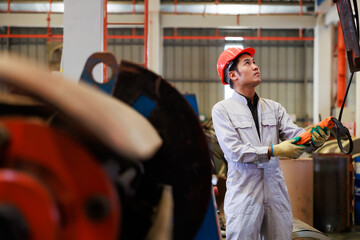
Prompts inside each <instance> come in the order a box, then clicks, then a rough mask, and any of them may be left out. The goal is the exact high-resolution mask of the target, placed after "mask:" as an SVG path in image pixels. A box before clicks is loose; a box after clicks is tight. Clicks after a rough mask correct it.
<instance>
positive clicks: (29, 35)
mask: <svg viewBox="0 0 360 240" xmlns="http://www.w3.org/2000/svg"><path fill="white" fill-rule="evenodd" d="M47 37H48V35H47V34H0V38H47ZM107 37H108V39H143V38H144V36H138V35H135V36H134V35H108V36H107ZM225 37H242V38H243V40H259V41H314V37H243V36H163V39H166V40H169V39H171V40H225ZM51 38H63V35H62V34H58V35H51Z"/></svg>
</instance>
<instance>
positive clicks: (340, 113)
mask: <svg viewBox="0 0 360 240" xmlns="http://www.w3.org/2000/svg"><path fill="white" fill-rule="evenodd" d="M353 76H354V73H351V76H350V80H349V83H348V85H347V88H346V92H345V96H344V100H343V102H342V105H341V108H340V112H339V117H338V120H339V121H340V122H341V118H342V112H343V109H344V106H345V102H346V98H347V95H348V93H349V89H350V85H351V82H352V79H353Z"/></svg>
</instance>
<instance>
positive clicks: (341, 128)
mask: <svg viewBox="0 0 360 240" xmlns="http://www.w3.org/2000/svg"><path fill="white" fill-rule="evenodd" d="M353 5H354V11H355V15H354V18H355V23H356V26H355V29H356V37H357V40H358V44H359V37H360V36H359V12H358V7H357V1H356V0H353ZM353 76H354V73H353V72H352V73H351V76H350V80H349V83H348V85H347V88H346V92H345V96H344V100H343V102H342V105H341V108H340V112H339V117H338V119H335V118H333V121H334V123H335V124H336V126H337V128H336V136H337V142H338V145H339V148H340V149H341V151H342V152H344V153H346V154H349V153H351V152H352V150H353V141H352V138H351V135H350V132H349V130H348V129H347V128H346V127H344V126H343V125H342V123H341V118H342V113H343V110H344V107H345V102H346V99H347V95H348V93H349V89H350V86H351V82H352V79H353ZM340 132H341V133H342V134H343V135H346V136H347V138H348V139H349V144H350V146H349V151H348V152H345V150H344V148H343V146H342V143H341V136H340Z"/></svg>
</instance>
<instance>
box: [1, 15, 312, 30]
mask: <svg viewBox="0 0 360 240" xmlns="http://www.w3.org/2000/svg"><path fill="white" fill-rule="evenodd" d="M46 18H47V14H46V13H40V14H39V13H2V14H0V26H10V27H47V21H46ZM160 18H161V20H160V22H161V27H163V28H172V27H176V28H276V29H294V28H295V29H297V28H314V27H315V23H316V21H315V20H316V18H315V16H310V15H303V16H299V15H260V16H257V15H237V16H236V15H205V16H204V15H189V14H178V15H177V14H165V13H163V14H161V15H160ZM108 22H110V23H136V24H140V23H143V22H144V16H143V15H142V14H109V15H108ZM136 24H134V25H120V24H119V25H109V27H121V28H122V27H141V28H142V27H143V26H142V25H136ZM50 26H51V27H63V14H62V13H58V14H51V21H50Z"/></svg>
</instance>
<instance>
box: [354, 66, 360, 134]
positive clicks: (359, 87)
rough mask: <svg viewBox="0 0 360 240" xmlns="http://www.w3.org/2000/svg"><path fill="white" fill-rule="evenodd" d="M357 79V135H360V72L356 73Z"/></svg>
mask: <svg viewBox="0 0 360 240" xmlns="http://www.w3.org/2000/svg"><path fill="white" fill-rule="evenodd" d="M355 81H356V91H355V95H356V100H355V101H356V102H355V136H356V137H359V136H360V72H356V73H355Z"/></svg>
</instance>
